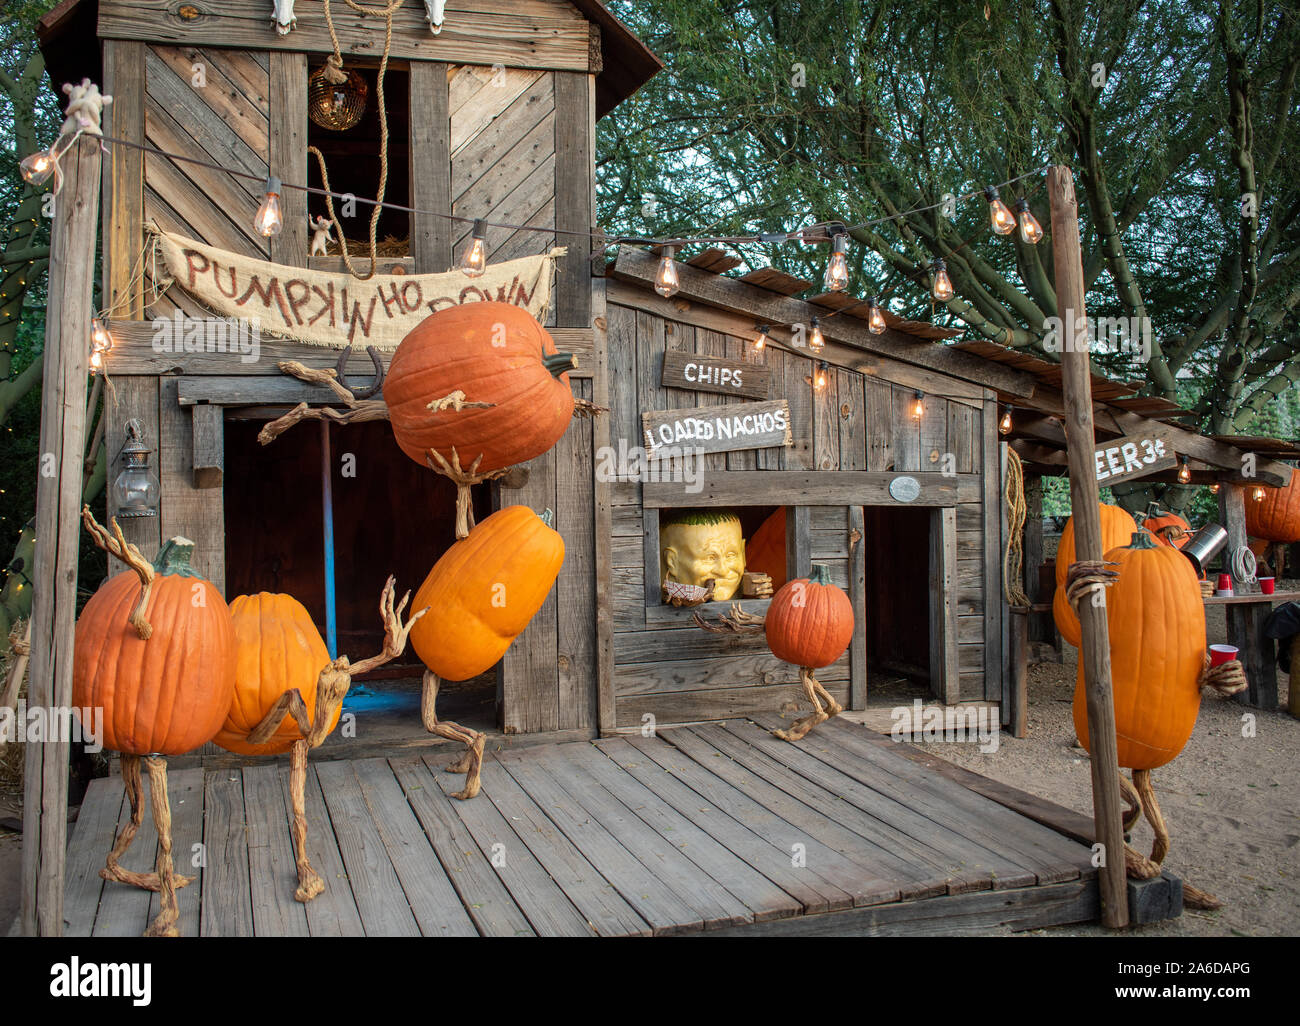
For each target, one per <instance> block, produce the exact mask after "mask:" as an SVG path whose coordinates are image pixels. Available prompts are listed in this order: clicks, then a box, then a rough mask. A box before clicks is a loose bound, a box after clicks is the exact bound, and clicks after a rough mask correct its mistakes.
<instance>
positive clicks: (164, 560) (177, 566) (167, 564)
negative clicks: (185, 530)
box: [153, 535, 199, 577]
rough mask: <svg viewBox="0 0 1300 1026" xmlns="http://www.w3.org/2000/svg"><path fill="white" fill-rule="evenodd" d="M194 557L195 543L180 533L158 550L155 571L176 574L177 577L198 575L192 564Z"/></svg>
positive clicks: (154, 562) (155, 558)
mask: <svg viewBox="0 0 1300 1026" xmlns="http://www.w3.org/2000/svg"><path fill="white" fill-rule="evenodd" d="M193 559H194V543H193V542H192V541H190V540H189V539H188V538H182V537H180V536H179V535H178V536H177V537H175V538H171V539H169V540H168V541H166V542H165V543H164V544H163V547H162V548H161V549H159V550H158V555H157V556H155V557H154V561H153V568H154V572H155V573H159V574H174V575H175V576H177V577H198V576H199V575H198V573H196V572H195V570H194V567H193V566H192V565H191V563H192V560H193Z"/></svg>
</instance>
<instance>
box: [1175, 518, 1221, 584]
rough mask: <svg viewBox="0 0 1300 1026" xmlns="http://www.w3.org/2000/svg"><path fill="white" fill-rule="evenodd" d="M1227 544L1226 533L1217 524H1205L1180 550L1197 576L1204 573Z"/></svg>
mask: <svg viewBox="0 0 1300 1026" xmlns="http://www.w3.org/2000/svg"><path fill="white" fill-rule="evenodd" d="M1227 544H1228V532H1227V531H1225V530H1224V529H1223V527H1222V526H1221V525H1219V524H1206V525H1205V526H1204V527H1202V528H1201V529H1200V530H1199V531H1197V532H1196V533H1195V534H1194V535H1192V537H1191V538H1190V539H1189V540H1188V542H1187V544H1186V545H1184V546H1183V547H1182V549H1181V550H1180V551H1181V552H1182V554H1183V555H1184V556H1186V557H1187V558H1188V559H1190V560H1191V561H1192V566H1194V567H1196V572H1197V574H1203V573H1205V568H1206V566H1208V565H1209V562H1210V560H1211V559H1213V558H1214V556H1215V554H1216V553H1217V552H1218V551H1219V550H1220V549H1221V548H1223V547H1224V546H1225V545H1227Z"/></svg>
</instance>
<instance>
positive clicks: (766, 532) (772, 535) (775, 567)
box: [745, 506, 785, 591]
mask: <svg viewBox="0 0 1300 1026" xmlns="http://www.w3.org/2000/svg"><path fill="white" fill-rule="evenodd" d="M745 569H746V570H747V571H749V572H750V573H759V574H767V576H768V577H770V578H772V588H773V590H774V591H775V590H778V589H780V588H781V587H782V586H783V585H784V584H785V507H784V506H781V507H779V508H778V509H777V510H776V512H774V513H773V514H772V515H771V516H770V517H768V518H767V519H766V520H764V521H763V522H762V523H761V524H760V525H759V527H758V530H757V531H755V532H754V536H753V537H752V538H750V539H749V541H747V542H745Z"/></svg>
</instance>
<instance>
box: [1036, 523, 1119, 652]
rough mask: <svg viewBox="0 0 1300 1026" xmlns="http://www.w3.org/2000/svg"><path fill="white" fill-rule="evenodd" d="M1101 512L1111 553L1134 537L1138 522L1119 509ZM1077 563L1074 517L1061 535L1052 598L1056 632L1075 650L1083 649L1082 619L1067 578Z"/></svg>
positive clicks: (1103, 536)
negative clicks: (1070, 598)
mask: <svg viewBox="0 0 1300 1026" xmlns="http://www.w3.org/2000/svg"><path fill="white" fill-rule="evenodd" d="M1098 509H1099V510H1100V512H1101V550H1102V552H1108V551H1110V550H1111V549H1113V548H1116V547H1118V546H1120V545H1123V544H1125V543H1126V542H1127V541H1128V540H1129V538H1131V537H1132V535H1133V529H1134V526H1135V525H1134V522H1133V517H1132V515H1131V514H1129V513H1127V512H1125V511H1124V510H1122V509H1120V508H1119V507H1118V506H1107V505H1106V504H1105V503H1101V504H1100V505H1099V506H1098ZM1073 562H1074V517H1070V519H1069V520H1068V521H1066V524H1065V530H1064V531H1062V532H1061V541H1060V544H1059V545H1057V547H1056V594H1055V595H1054V596H1053V598H1052V616H1053V618H1054V619H1055V620H1056V629H1057V630H1058V631H1060V632H1061V637H1063V638H1064V639H1065V640H1066V641H1068V642H1069V643H1070V644H1071V645H1073V646H1074V647H1075V648H1078V647H1079V638H1080V627H1079V617H1078V615H1077V614H1076V613H1075V612H1074V610H1073V609H1072V608H1071V606H1070V603H1069V601H1068V600H1067V599H1066V597H1065V575H1066V572H1067V571H1068V570H1069V568H1070V564H1071V563H1073Z"/></svg>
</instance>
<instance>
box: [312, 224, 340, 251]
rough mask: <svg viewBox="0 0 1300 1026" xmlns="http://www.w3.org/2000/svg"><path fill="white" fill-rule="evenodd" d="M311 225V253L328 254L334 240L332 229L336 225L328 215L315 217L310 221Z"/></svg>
mask: <svg viewBox="0 0 1300 1026" xmlns="http://www.w3.org/2000/svg"><path fill="white" fill-rule="evenodd" d="M308 224H309V225H310V227H311V255H312V256H318V255H319V256H326V255H327V253H328V246H329V244H330V243H331V242H333V241H334V236H333V235H331V234H330V230H331V229H332V228H333V227H334V225H333V223H332V222H331V221H330V219H329V218H328V217H313V218H311V219H310V220H309V221H308Z"/></svg>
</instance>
